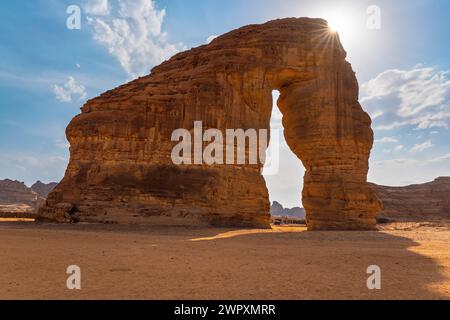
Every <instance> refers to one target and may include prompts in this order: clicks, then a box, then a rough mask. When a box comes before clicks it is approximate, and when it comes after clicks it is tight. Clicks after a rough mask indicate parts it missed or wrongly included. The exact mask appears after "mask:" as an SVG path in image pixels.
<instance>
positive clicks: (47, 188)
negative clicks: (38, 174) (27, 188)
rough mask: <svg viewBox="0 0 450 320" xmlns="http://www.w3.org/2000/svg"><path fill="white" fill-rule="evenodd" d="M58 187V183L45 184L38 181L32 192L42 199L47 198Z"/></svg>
mask: <svg viewBox="0 0 450 320" xmlns="http://www.w3.org/2000/svg"><path fill="white" fill-rule="evenodd" d="M57 185H58V183H56V182H51V183H43V182H41V181H37V182H36V183H35V184H33V185H32V186H31V190H33V191H34V192H36V193H37V194H38V196H39V197H41V198H44V199H45V198H47V196H48V194H49V193H50V192H51V191H52V190H53V189H55V187H56V186H57Z"/></svg>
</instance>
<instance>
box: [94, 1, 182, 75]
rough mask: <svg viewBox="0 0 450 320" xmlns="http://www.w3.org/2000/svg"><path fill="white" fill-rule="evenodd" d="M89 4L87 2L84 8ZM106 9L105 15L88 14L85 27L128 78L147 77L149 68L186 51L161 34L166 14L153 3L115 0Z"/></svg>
mask: <svg viewBox="0 0 450 320" xmlns="http://www.w3.org/2000/svg"><path fill="white" fill-rule="evenodd" d="M92 4H93V0H88V2H87V5H88V6H89V5H92ZM107 7H108V14H107V15H100V14H96V13H94V12H92V11H91V13H90V16H89V17H88V25H89V26H91V28H92V35H93V38H94V40H95V41H97V42H98V43H100V44H102V45H104V46H105V47H106V48H108V51H109V53H110V54H111V55H112V56H114V57H115V58H116V59H117V60H118V61H119V63H120V65H121V66H122V68H123V69H124V70H125V71H126V72H127V73H128V74H129V75H130V76H131V77H136V76H142V75H145V74H148V73H149V72H150V68H151V67H153V66H155V65H157V64H159V63H161V62H162V61H164V60H166V59H168V58H169V57H171V56H172V55H174V54H175V53H177V52H179V51H180V50H184V49H185V47H184V46H183V45H182V44H172V43H170V42H169V41H168V40H167V34H166V33H165V32H163V31H162V25H163V22H164V17H165V15H166V11H165V10H164V9H162V10H159V9H158V8H157V7H156V4H155V1H154V0H116V1H111V2H109V4H108V6H107ZM102 13H103V12H102Z"/></svg>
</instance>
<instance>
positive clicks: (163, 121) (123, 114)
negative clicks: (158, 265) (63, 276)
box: [40, 18, 379, 230]
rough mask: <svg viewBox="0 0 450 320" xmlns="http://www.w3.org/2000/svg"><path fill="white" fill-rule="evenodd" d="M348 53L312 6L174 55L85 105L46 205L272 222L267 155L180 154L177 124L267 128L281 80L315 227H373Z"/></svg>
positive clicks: (141, 217)
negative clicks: (196, 161) (240, 161)
mask: <svg viewBox="0 0 450 320" xmlns="http://www.w3.org/2000/svg"><path fill="white" fill-rule="evenodd" d="M345 58H346V52H345V51H344V49H343V48H342V46H341V44H340V41H339V38H338V36H337V35H336V34H334V33H330V32H329V29H328V27H327V23H326V21H324V20H321V19H309V18H301V19H295V18H292V19H282V20H275V21H271V22H268V23H266V24H262V25H250V26H246V27H243V28H240V29H238V30H234V31H232V32H230V33H227V34H225V35H223V36H221V37H218V38H216V39H214V40H213V41H212V42H211V43H210V44H209V45H204V46H201V47H198V48H194V49H192V50H189V51H186V52H182V53H179V54H177V55H175V56H174V57H172V58H171V59H170V60H168V61H166V62H164V63H162V64H161V65H160V66H158V67H156V68H154V69H153V70H152V72H151V74H150V75H148V76H145V77H142V78H139V79H136V80H134V81H132V82H130V83H128V84H125V85H123V86H120V87H118V88H116V89H114V90H111V91H108V92H106V93H104V94H102V95H101V96H99V97H98V98H95V99H93V100H90V101H88V102H87V103H86V104H85V105H84V106H83V108H82V113H81V114H80V115H78V116H77V117H75V118H74V119H73V120H72V122H71V123H70V125H69V126H68V128H67V131H66V133H67V137H68V140H69V142H70V144H71V150H70V152H71V158H70V163H69V166H68V168H67V171H66V175H65V177H64V179H63V180H62V181H61V183H60V184H59V185H58V186H57V187H56V188H55V189H54V191H53V192H51V193H50V195H49V197H48V199H47V205H46V206H45V207H44V208H42V209H41V210H40V215H41V216H43V217H53V219H54V220H58V219H59V218H58V217H56V216H55V214H56V213H55V212H54V209H55V208H56V207H57V206H58V204H60V203H72V204H74V205H76V207H77V209H78V210H79V212H78V214H79V219H80V221H86V222H115V223H148V224H171V225H173V224H181V225H190V224H193V225H213V226H237V227H268V226H269V221H270V215H269V212H270V203H269V200H268V192H267V188H266V185H265V181H264V179H263V177H262V176H261V168H262V164H257V165H213V166H206V165H203V166H202V165H185V166H177V165H174V164H173V163H172V161H171V157H170V155H171V150H172V148H173V147H174V145H175V144H176V143H174V142H171V134H172V132H173V130H175V129H178V128H186V129H192V128H193V126H194V121H197V120H200V121H203V125H204V127H205V128H218V129H220V130H222V132H224V131H225V129H227V128H231V129H237V128H242V129H249V128H253V129H257V130H258V129H268V128H269V127H270V126H269V123H270V116H271V111H272V90H279V91H280V99H279V101H278V104H279V107H280V110H281V112H282V113H283V115H284V118H283V124H284V127H285V136H286V140H287V142H288V144H289V146H290V147H291V149H292V150H293V152H294V153H295V154H296V155H297V156H298V157H299V158H300V159H301V160H302V161H303V164H304V166H305V168H306V170H307V172H306V175H305V178H304V190H303V203H304V206H305V209H306V211H307V219H308V228H309V229H310V230H318V229H321V230H324V229H373V228H374V227H375V223H376V218H375V217H376V212H377V210H378V208H379V201H378V199H377V198H376V196H375V195H374V193H373V192H372V190H371V189H370V188H369V187H368V184H367V181H366V177H367V171H368V159H369V153H370V150H371V148H372V143H373V132H372V130H371V128H370V125H371V120H370V117H369V116H368V115H367V114H366V113H365V112H364V111H363V110H362V108H361V106H360V104H359V103H358V83H357V80H356V77H355V74H354V72H353V70H352V68H351V66H350V64H349V63H348V62H347V61H346V60H345ZM59 214H62V213H59Z"/></svg>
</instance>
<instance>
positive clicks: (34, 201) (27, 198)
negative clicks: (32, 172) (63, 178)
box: [0, 179, 57, 215]
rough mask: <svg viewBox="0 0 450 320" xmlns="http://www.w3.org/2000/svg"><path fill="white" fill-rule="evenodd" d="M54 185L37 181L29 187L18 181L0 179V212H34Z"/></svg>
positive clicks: (42, 203) (43, 202)
mask: <svg viewBox="0 0 450 320" xmlns="http://www.w3.org/2000/svg"><path fill="white" fill-rule="evenodd" d="M56 185H57V183H49V184H45V183H42V182H40V181H38V182H36V183H35V184H34V185H33V186H32V187H31V188H29V187H27V186H26V185H25V183H23V182H20V181H13V180H10V179H6V180H0V214H3V215H5V214H20V213H33V212H36V211H37V210H38V208H39V207H40V206H41V205H44V204H45V198H46V197H47V195H48V194H49V192H51V190H53V188H54V187H55V186H56Z"/></svg>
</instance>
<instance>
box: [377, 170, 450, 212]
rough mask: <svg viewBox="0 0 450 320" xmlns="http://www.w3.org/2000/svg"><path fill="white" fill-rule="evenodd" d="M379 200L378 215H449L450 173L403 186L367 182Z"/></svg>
mask: <svg viewBox="0 0 450 320" xmlns="http://www.w3.org/2000/svg"><path fill="white" fill-rule="evenodd" d="M371 187H372V188H373V190H374V191H375V192H376V193H377V194H378V196H379V198H380V199H381V200H382V201H383V204H384V210H383V211H381V212H380V214H379V217H380V218H389V219H395V220H417V219H419V220H426V219H430V218H444V219H450V177H441V178H437V179H436V180H434V181H433V182H429V183H424V184H415V185H411V186H407V187H386V186H380V185H376V184H371Z"/></svg>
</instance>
